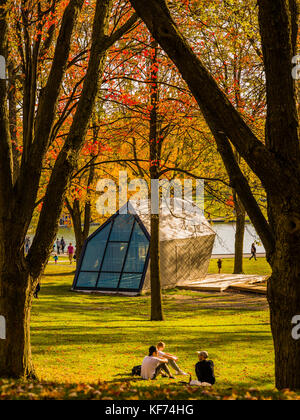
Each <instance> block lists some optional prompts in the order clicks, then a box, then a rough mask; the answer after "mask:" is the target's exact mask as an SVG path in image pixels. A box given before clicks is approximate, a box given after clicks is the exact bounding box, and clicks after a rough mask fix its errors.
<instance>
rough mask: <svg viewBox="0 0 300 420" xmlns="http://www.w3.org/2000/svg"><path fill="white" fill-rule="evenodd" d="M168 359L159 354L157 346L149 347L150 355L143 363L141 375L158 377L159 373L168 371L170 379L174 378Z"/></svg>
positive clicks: (144, 377) (147, 377) (145, 377)
mask: <svg viewBox="0 0 300 420" xmlns="http://www.w3.org/2000/svg"><path fill="white" fill-rule="evenodd" d="M167 364H168V359H166V358H162V357H159V356H158V352H157V348H156V347H155V346H151V347H150V348H149V356H146V357H145V358H144V360H143V363H142V371H141V377H142V378H143V379H152V380H153V379H156V377H157V376H158V375H159V374H162V375H163V373H162V371H164V372H166V374H167V375H163V376H168V377H169V378H170V379H174V376H172V374H171V372H170V370H169V368H168V366H167Z"/></svg>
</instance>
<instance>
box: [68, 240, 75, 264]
mask: <svg viewBox="0 0 300 420" xmlns="http://www.w3.org/2000/svg"><path fill="white" fill-rule="evenodd" d="M74 252H75V249H74V247H73V245H72V244H71V243H70V245H69V246H68V256H69V261H70V264H72V263H73V257H74Z"/></svg>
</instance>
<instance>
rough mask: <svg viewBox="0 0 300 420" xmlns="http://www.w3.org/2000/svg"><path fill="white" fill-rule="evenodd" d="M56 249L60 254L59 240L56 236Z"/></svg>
mask: <svg viewBox="0 0 300 420" xmlns="http://www.w3.org/2000/svg"><path fill="white" fill-rule="evenodd" d="M56 251H57V254H58V255H60V240H59V239H58V238H57V239H56Z"/></svg>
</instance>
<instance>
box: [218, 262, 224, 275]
mask: <svg viewBox="0 0 300 420" xmlns="http://www.w3.org/2000/svg"><path fill="white" fill-rule="evenodd" d="M222 264H223V261H222V260H221V258H219V259H218V261H217V265H218V271H219V274H221V270H222Z"/></svg>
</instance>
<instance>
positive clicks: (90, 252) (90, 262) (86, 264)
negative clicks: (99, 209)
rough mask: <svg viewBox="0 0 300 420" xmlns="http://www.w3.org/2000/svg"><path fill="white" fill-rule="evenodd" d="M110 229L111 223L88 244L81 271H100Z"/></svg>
mask: <svg viewBox="0 0 300 420" xmlns="http://www.w3.org/2000/svg"><path fill="white" fill-rule="evenodd" d="M110 228H111V223H109V224H108V225H107V226H106V227H105V228H104V229H102V230H101V231H100V232H99V233H98V234H97V235H96V236H94V238H92V239H91V240H90V241H89V242H88V244H87V248H86V251H85V254H84V257H83V261H82V265H81V271H99V268H100V265H101V262H102V258H103V254H104V250H105V247H106V242H107V238H108V235H109V232H110Z"/></svg>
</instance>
